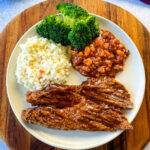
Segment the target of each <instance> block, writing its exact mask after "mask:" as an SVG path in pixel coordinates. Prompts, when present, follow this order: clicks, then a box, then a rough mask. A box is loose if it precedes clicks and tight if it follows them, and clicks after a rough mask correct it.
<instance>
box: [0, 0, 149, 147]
mask: <svg viewBox="0 0 150 150" xmlns="http://www.w3.org/2000/svg"><path fill="white" fill-rule="evenodd" d="M58 2H61V3H62V2H71V3H75V4H78V5H79V6H81V7H83V8H84V9H86V10H87V11H88V12H91V13H94V14H98V15H100V16H103V17H105V18H107V19H109V20H111V21H113V22H114V23H116V24H117V25H118V26H120V27H121V28H122V29H123V30H124V31H125V32H126V33H127V34H128V35H129V36H130V37H131V39H132V40H133V41H134V43H135V44H136V46H137V48H138V49H139V52H140V54H141V56H142V58H143V61H144V65H145V71H146V91H145V97H144V100H143V103H142V106H141V108H140V111H139V113H138V115H137V116H136V118H135V120H134V121H133V123H132V125H133V126H134V130H132V131H125V132H124V133H123V134H121V135H120V136H119V137H117V138H116V139H114V140H113V141H111V142H109V143H107V144H105V145H103V146H101V147H97V148H94V149H93V150H113V149H114V150H141V149H142V148H143V147H144V146H145V144H146V143H147V142H148V141H149V139H150V66H149V65H150V34H149V32H148V31H147V30H146V28H145V27H144V26H143V25H142V24H141V23H140V22H139V21H138V20H137V19H136V18H135V17H134V16H133V15H131V14H130V13H129V12H127V11H125V10H123V9H121V8H119V7H117V6H115V5H112V4H110V3H107V2H102V1H100V0H65V1H63V0H60V1H59V0H49V1H46V2H43V3H39V4H37V5H35V6H33V7H31V8H29V9H26V10H25V11H23V12H22V13H21V14H19V15H18V16H16V17H15V18H14V19H13V20H12V21H11V22H10V23H9V24H8V25H7V26H6V28H5V29H4V30H3V32H2V33H1V34H0V138H1V139H2V140H3V141H4V142H5V143H6V144H7V146H8V147H9V148H10V149H11V150H51V149H54V150H58V148H54V147H51V146H48V145H46V144H44V143H42V142H40V141H39V140H37V139H35V138H34V137H32V136H31V135H30V134H29V133H28V132H27V131H26V130H25V129H24V128H23V127H22V126H21V124H20V123H19V122H18V121H17V119H16V117H15V116H14V113H13V112H12V109H11V108H10V105H9V102H8V98H7V93H6V69H7V64H8V61H9V57H10V55H11V52H12V50H13V48H14V46H15V45H16V43H17V41H18V40H19V39H20V37H21V36H22V35H23V34H24V33H25V32H26V31H27V30H28V29H29V28H30V27H31V26H32V25H34V24H35V23H37V22H38V21H39V20H41V19H43V18H44V17H45V16H47V15H49V14H50V13H54V14H55V13H58V11H56V9H55V5H56V4H57V3H58ZM139 11H140V10H139ZM141 80H142V79H141ZM137 82H138V81H137Z"/></svg>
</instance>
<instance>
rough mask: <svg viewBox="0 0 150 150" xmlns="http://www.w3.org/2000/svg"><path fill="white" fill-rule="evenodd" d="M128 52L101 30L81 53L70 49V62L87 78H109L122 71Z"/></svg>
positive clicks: (118, 41)
mask: <svg viewBox="0 0 150 150" xmlns="http://www.w3.org/2000/svg"><path fill="white" fill-rule="evenodd" d="M128 55H129V50H127V49H126V48H125V46H124V45H123V44H122V43H121V42H120V40H118V39H117V38H116V37H115V36H114V35H113V34H112V33H111V32H109V31H107V30H102V29H101V33H100V36H99V37H97V38H96V39H94V41H93V42H92V43H91V44H90V45H89V46H87V47H85V49H84V50H83V51H78V50H77V49H76V48H72V51H71V62H72V65H73V67H74V68H75V69H76V70H78V71H79V72H80V73H81V74H82V75H84V76H88V77H100V76H111V77H115V75H116V73H117V72H119V71H123V65H124V64H125V59H126V57H127V56H128Z"/></svg>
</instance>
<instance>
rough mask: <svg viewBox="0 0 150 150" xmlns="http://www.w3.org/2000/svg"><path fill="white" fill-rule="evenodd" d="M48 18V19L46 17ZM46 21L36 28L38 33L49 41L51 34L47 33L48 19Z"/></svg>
mask: <svg viewBox="0 0 150 150" xmlns="http://www.w3.org/2000/svg"><path fill="white" fill-rule="evenodd" d="M46 18H47V17H46ZM46 18H45V19H44V20H43V21H42V22H41V23H40V24H38V25H37V26H36V32H37V33H38V34H39V35H40V36H41V37H44V38H48V39H49V33H48V32H47V19H46Z"/></svg>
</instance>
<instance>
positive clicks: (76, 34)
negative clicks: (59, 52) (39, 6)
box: [36, 3, 99, 50]
mask: <svg viewBox="0 0 150 150" xmlns="http://www.w3.org/2000/svg"><path fill="white" fill-rule="evenodd" d="M56 8H57V10H59V11H60V12H61V14H58V15H50V16H48V17H46V18H45V19H44V20H43V21H42V22H41V23H40V24H39V25H37V26H36V31H37V33H38V34H39V35H40V36H42V37H45V38H48V39H51V40H53V41H54V42H56V43H61V44H62V45H70V44H71V45H72V46H74V47H76V48H77V49H79V50H82V49H84V47H85V46H87V45H89V44H90V43H91V42H92V40H93V39H94V38H96V37H97V36H98V35H99V27H98V25H97V24H96V23H95V17H94V16H91V15H89V14H88V13H87V12H86V11H85V10H84V9H83V8H81V7H79V6H77V5H75V4H71V3H63V4H59V3H58V4H57V5H56Z"/></svg>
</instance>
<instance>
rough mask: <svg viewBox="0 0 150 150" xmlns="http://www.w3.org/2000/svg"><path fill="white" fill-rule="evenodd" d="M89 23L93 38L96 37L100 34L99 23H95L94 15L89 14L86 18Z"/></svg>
mask: <svg viewBox="0 0 150 150" xmlns="http://www.w3.org/2000/svg"><path fill="white" fill-rule="evenodd" d="M86 22H87V25H88V27H89V28H90V31H91V34H92V39H94V38H96V37H98V36H99V34H100V30H99V25H98V24H96V23H95V17H94V16H88V18H87V19H86Z"/></svg>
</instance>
